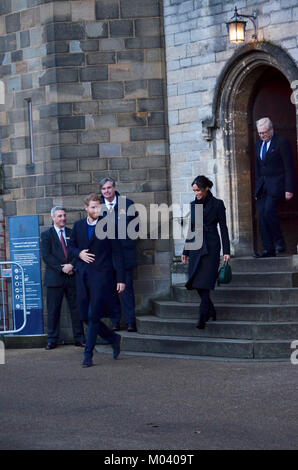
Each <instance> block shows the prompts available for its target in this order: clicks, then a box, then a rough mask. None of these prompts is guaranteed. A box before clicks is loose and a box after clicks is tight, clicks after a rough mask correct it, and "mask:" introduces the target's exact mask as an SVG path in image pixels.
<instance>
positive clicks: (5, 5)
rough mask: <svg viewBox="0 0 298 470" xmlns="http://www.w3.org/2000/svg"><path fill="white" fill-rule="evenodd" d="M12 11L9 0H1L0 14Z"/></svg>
mask: <svg viewBox="0 0 298 470" xmlns="http://www.w3.org/2000/svg"><path fill="white" fill-rule="evenodd" d="M11 11H12V7H11V0H1V2H0V15H6V14H7V13H10V12H11Z"/></svg>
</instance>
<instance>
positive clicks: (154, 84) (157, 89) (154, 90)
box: [148, 79, 163, 97]
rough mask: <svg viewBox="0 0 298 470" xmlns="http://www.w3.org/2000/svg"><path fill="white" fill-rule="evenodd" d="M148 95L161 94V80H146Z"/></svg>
mask: <svg viewBox="0 0 298 470" xmlns="http://www.w3.org/2000/svg"><path fill="white" fill-rule="evenodd" d="M148 89H149V96H150V97H153V96H163V80H162V79H159V80H155V79H152V80H149V81H148Z"/></svg>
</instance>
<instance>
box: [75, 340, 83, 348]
mask: <svg viewBox="0 0 298 470" xmlns="http://www.w3.org/2000/svg"><path fill="white" fill-rule="evenodd" d="M74 345H75V346H78V347H81V348H84V347H85V346H86V341H85V340H84V341H75V344H74Z"/></svg>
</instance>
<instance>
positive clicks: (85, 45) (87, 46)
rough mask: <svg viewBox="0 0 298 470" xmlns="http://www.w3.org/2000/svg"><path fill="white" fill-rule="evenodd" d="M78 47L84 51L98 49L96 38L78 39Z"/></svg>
mask: <svg viewBox="0 0 298 470" xmlns="http://www.w3.org/2000/svg"><path fill="white" fill-rule="evenodd" d="M80 48H81V50H82V51H84V52H89V51H98V40H96V39H88V40H85V41H80Z"/></svg>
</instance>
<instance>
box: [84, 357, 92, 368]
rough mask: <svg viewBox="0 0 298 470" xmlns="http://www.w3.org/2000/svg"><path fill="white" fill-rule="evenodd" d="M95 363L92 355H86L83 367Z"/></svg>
mask: <svg viewBox="0 0 298 470" xmlns="http://www.w3.org/2000/svg"><path fill="white" fill-rule="evenodd" d="M93 365H94V364H93V361H92V358H91V357H86V358H85V359H84V360H83V363H82V367H92V366H93Z"/></svg>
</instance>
